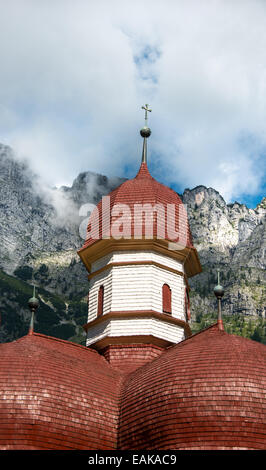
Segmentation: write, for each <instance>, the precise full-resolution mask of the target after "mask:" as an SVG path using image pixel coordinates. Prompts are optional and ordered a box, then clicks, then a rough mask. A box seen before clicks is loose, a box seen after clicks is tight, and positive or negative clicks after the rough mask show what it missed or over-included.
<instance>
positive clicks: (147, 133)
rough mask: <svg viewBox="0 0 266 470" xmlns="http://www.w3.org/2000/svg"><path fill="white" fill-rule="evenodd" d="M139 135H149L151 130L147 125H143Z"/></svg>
mask: <svg viewBox="0 0 266 470" xmlns="http://www.w3.org/2000/svg"><path fill="white" fill-rule="evenodd" d="M140 135H141V137H150V135H151V130H150V128H149V127H143V128H142V129H140Z"/></svg>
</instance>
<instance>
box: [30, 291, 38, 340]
mask: <svg viewBox="0 0 266 470" xmlns="http://www.w3.org/2000/svg"><path fill="white" fill-rule="evenodd" d="M28 306H29V309H30V311H31V320H30V327H29V334H30V335H31V334H32V333H33V330H34V314H35V312H36V310H37V308H38V307H39V300H38V299H37V298H36V297H35V286H33V296H32V297H31V298H30V299H29V301H28Z"/></svg>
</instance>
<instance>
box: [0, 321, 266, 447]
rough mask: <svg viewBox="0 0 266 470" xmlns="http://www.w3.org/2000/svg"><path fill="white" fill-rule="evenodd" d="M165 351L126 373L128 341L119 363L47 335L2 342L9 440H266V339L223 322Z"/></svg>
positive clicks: (140, 443)
mask: <svg viewBox="0 0 266 470" xmlns="http://www.w3.org/2000/svg"><path fill="white" fill-rule="evenodd" d="M139 346H141V345H139ZM146 349H147V348H146ZM135 350H136V354H137V355H138V354H140V353H141V348H140V347H139V350H138V349H137V348H136V345H135ZM157 353H159V354H160V355H159V356H158V357H156V358H153V357H154V355H153V357H150V359H149V362H147V363H146V364H145V365H142V366H141V365H140V366H139V368H138V369H137V370H135V371H134V372H130V368H129V369H128V373H126V372H123V370H119V369H118V368H117V367H118V364H119V362H121V363H123V360H126V362H128V360H129V356H128V354H125V349H124V348H123V346H122V347H121V349H120V359H119V345H117V346H116V348H115V354H116V360H115V363H114V368H112V366H111V365H110V364H108V362H107V360H105V359H104V357H102V356H101V355H100V354H99V353H97V352H96V351H93V350H91V349H87V348H86V347H84V346H80V345H76V344H73V343H70V342H67V341H63V340H58V339H56V338H50V337H48V336H45V335H41V334H36V333H33V334H32V335H27V336H24V337H23V338H21V339H19V340H17V341H14V342H12V343H6V344H0V356H1V368H0V449H40V450H42V449H56V450H57V449H65V450H70V449H88V450H100V449H102V450H104V449H106V450H112V449H113V450H114V449H120V450H126V449H131V450H136V449H140V450H141V449H146V450H154V449H156V450H171V449H172V450H174V449H186V450H190V449H209V450H211V449H214V450H215V449H216V450H218V449H219V450H222V449H265V446H266V429H265V385H266V374H265V370H266V367H265V366H266V353H265V346H264V345H263V344H260V343H257V342H255V341H251V340H248V339H245V338H242V337H238V336H234V335H229V334H227V333H225V332H224V331H221V330H219V329H218V326H217V325H214V326H212V327H210V328H208V329H206V330H205V331H203V332H200V333H198V334H196V335H194V336H192V337H190V338H188V339H186V340H184V341H182V342H181V343H179V344H177V345H175V346H171V347H170V348H168V349H167V350H166V351H162V352H161V353H160V351H157ZM143 354H145V350H144V351H143ZM132 361H133V362H134V363H135V362H136V361H135V359H134V354H133V356H132Z"/></svg>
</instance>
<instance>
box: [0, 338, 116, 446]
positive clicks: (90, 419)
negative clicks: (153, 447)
mask: <svg viewBox="0 0 266 470" xmlns="http://www.w3.org/2000/svg"><path fill="white" fill-rule="evenodd" d="M0 356H1V368H0V449H7V450H8V449H41V450H42V449H56V450H58V449H67V450H68V449H69V450H70V449H115V448H116V436H117V419H118V389H119V383H120V377H119V374H118V373H117V372H116V371H115V370H112V369H111V367H110V365H109V364H108V362H107V361H106V360H105V359H104V358H103V357H102V356H100V355H99V354H98V353H97V352H95V351H93V350H91V349H87V348H86V347H84V346H80V345H76V344H74V343H70V342H67V341H63V340H58V339H56V338H50V337H48V336H45V335H40V334H36V333H34V334H32V335H27V336H24V337H23V338H21V339H19V340H17V341H14V342H12V343H6V344H0Z"/></svg>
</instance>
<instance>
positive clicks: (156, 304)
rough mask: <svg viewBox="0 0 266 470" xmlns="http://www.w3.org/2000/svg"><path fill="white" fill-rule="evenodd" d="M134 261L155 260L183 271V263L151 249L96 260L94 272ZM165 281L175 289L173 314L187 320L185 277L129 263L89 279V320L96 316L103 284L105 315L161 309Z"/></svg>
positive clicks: (116, 253) (152, 266)
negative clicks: (116, 312)
mask: <svg viewBox="0 0 266 470" xmlns="http://www.w3.org/2000/svg"><path fill="white" fill-rule="evenodd" d="M135 261H144V262H145V261H153V262H156V263H159V264H161V265H164V266H166V267H169V268H172V269H176V270H178V271H181V272H183V265H182V263H181V262H179V261H177V260H175V259H172V258H170V257H168V256H165V255H161V254H159V253H155V252H151V251H145V252H140V251H136V252H132V251H129V252H123V251H122V252H115V253H113V254H111V255H107V256H105V257H103V258H101V259H100V260H98V261H97V262H95V263H94V264H93V265H92V272H95V271H97V270H98V269H101V268H102V267H104V266H106V265H108V264H110V263H121V262H123V263H127V262H128V263H130V262H135ZM164 283H166V284H168V285H169V286H170V288H171V291H172V316H173V317H175V318H179V319H181V320H185V312H184V288H185V284H184V278H183V276H181V275H180V274H177V273H174V272H172V271H169V270H166V269H163V268H161V267H159V266H156V265H152V264H147V265H143V264H141V265H130V264H129V265H124V266H112V267H110V269H107V270H104V271H102V272H100V273H99V274H96V275H95V276H94V277H93V278H92V279H91V280H90V292H89V308H88V322H90V321H92V320H94V319H95V318H96V317H97V307H98V291H99V287H100V286H101V285H103V286H104V307H103V314H106V313H109V312H110V311H137V310H140V311H143V310H153V311H156V312H162V286H163V284H164Z"/></svg>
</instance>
